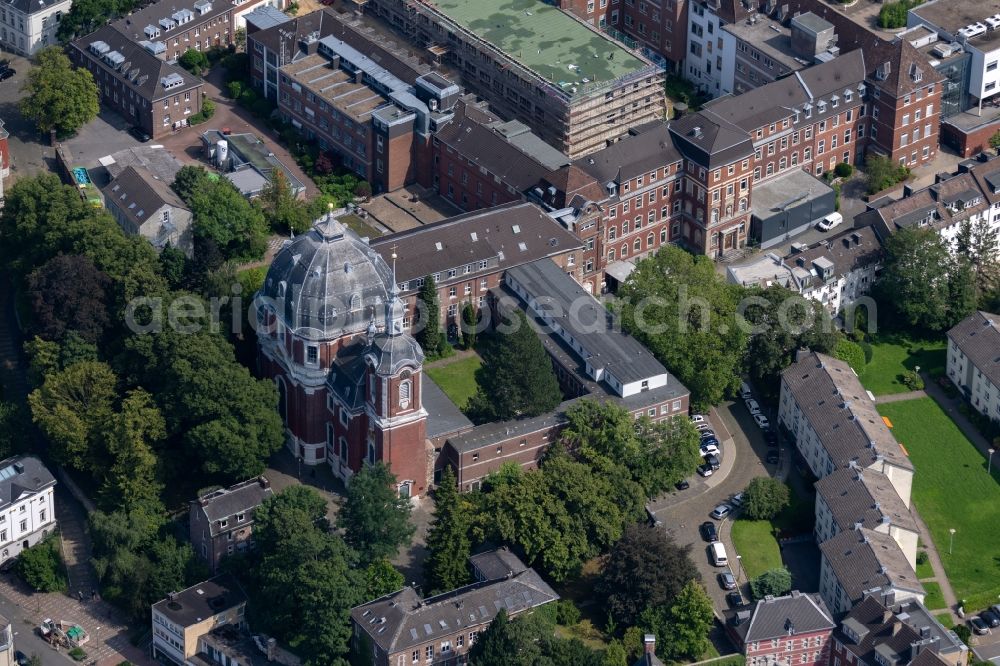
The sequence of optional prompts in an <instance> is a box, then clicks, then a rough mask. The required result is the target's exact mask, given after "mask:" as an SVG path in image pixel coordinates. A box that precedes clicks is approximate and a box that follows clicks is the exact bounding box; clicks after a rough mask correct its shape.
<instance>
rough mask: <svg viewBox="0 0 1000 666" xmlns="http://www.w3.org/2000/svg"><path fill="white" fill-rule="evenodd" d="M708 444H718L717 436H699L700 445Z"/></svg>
mask: <svg viewBox="0 0 1000 666" xmlns="http://www.w3.org/2000/svg"><path fill="white" fill-rule="evenodd" d="M709 445H715V446H719V438H718V437H715V436H712V437H702V438H701V446H709Z"/></svg>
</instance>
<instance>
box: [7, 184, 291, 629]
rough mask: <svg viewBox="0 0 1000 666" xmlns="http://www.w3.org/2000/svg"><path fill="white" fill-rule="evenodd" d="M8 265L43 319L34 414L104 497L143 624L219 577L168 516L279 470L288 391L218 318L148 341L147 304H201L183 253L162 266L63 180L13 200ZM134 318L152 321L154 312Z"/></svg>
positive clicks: (57, 448)
mask: <svg viewBox="0 0 1000 666" xmlns="http://www.w3.org/2000/svg"><path fill="white" fill-rule="evenodd" d="M0 261H2V262H3V265H5V266H6V267H7V268H8V271H9V273H10V275H11V278H12V280H13V281H14V282H15V284H16V285H19V287H20V289H21V290H22V291H23V293H24V294H25V295H26V297H27V298H26V300H27V304H28V306H29V308H28V309H29V310H30V312H29V316H28V317H27V318H26V319H25V321H24V324H25V325H26V326H27V327H28V333H29V338H30V341H29V342H28V344H27V345H26V351H27V354H28V357H29V360H30V364H31V365H30V370H31V372H30V381H31V384H32V389H33V390H32V392H31V395H30V396H29V400H28V402H29V405H30V409H31V417H32V418H33V419H34V421H35V423H36V424H37V425H38V428H39V429H40V430H41V432H42V434H43V435H44V436H45V438H46V440H47V441H48V454H49V455H50V456H51V457H52V458H53V459H54V460H55V461H56V462H58V463H59V464H62V465H65V466H66V467H68V468H70V469H71V470H73V471H74V472H75V473H76V474H77V478H78V479H79V480H80V481H81V482H82V483H83V485H84V486H86V487H90V488H93V489H94V496H95V499H96V501H97V504H98V507H99V509H100V510H99V511H97V512H96V513H94V514H92V517H91V524H90V531H91V536H92V538H93V543H94V553H95V561H94V564H95V567H96V569H97V572H98V574H99V576H100V578H101V582H102V587H103V589H104V594H105V596H106V597H107V598H109V599H111V600H113V601H116V602H117V603H119V605H121V606H122V607H123V608H125V609H126V610H128V611H130V612H132V613H134V614H136V615H137V616H138V615H142V614H144V613H145V612H147V611H148V607H149V603H150V602H152V601H155V600H157V599H159V598H162V597H163V595H165V594H166V593H167V592H169V591H170V590H172V589H180V588H182V587H184V586H185V584H186V583H188V582H193V580H194V579H196V578H198V577H199V576H202V575H204V571H203V570H201V568H200V566H199V565H198V563H197V561H196V559H195V558H194V554H193V552H192V551H191V547H190V546H189V545H187V544H182V543H180V542H179V541H178V540H176V539H175V538H174V537H173V536H172V531H173V530H172V526H171V525H170V524H169V523H168V520H167V517H168V513H167V509H166V506H167V504H173V503H174V502H177V501H186V500H187V499H188V498H190V497H191V496H192V495H193V494H194V493H195V491H196V490H197V489H198V488H201V487H205V486H207V485H210V484H215V483H218V484H229V483H232V482H235V481H237V480H242V479H245V478H248V477H252V476H255V475H257V474H259V473H261V472H262V471H263V470H264V462H265V460H266V459H267V458H268V457H269V456H270V455H271V454H272V453H273V452H275V451H276V450H278V448H280V446H281V444H282V426H281V422H280V419H279V417H278V414H277V409H276V408H277V402H278V399H277V391H276V390H275V389H274V386H273V385H272V384H271V383H270V382H267V381H260V380H256V379H254V378H253V377H252V376H251V375H250V373H249V371H248V370H247V369H246V368H245V367H244V366H242V365H240V364H239V363H238V362H237V361H236V358H235V355H234V353H233V347H232V345H231V344H230V343H229V342H228V340H227V339H226V338H225V337H224V336H223V335H222V334H221V333H217V332H215V331H214V330H213V329H212V327H211V326H209V322H208V321H207V317H192V318H191V319H190V321H189V322H187V323H193V324H195V325H196V328H197V329H198V330H197V331H195V332H192V333H188V334H181V333H179V332H177V331H175V330H174V329H173V328H171V327H169V326H165V327H164V329H163V330H162V331H161V332H157V333H153V334H147V335H136V334H133V333H132V332H131V331H130V329H129V327H128V326H127V325H126V321H127V317H126V312H127V311H128V307H129V304H130V303H131V302H133V299H136V298H139V297H143V298H148V299H162V303H163V304H164V306H163V307H166V306H167V305H169V304H170V303H171V302H172V301H173V300H174V299H177V298H179V297H182V296H184V297H192V298H195V297H198V296H199V294H197V293H193V292H190V291H178V290H177V287H178V284H177V275H176V271H175V270H174V268H176V266H175V264H174V262H175V261H176V256H175V255H174V254H173V253H172V252H170V251H165V252H164V254H163V255H162V256H160V257H158V256H157V254H156V252H155V251H154V250H153V248H152V246H150V245H149V243H148V242H147V241H146V240H145V239H142V238H139V237H133V236H126V235H125V234H124V233H123V232H122V230H121V229H120V228H119V226H118V225H117V223H116V222H115V221H114V220H113V218H111V217H110V215H108V214H107V212H106V211H103V210H96V209H94V208H92V207H90V206H88V205H87V204H86V203H85V202H84V201H82V200H81V198H80V196H79V194H78V193H77V192H76V190H75V189H74V188H72V187H67V186H64V185H62V184H61V183H60V182H59V180H58V179H57V178H56V177H55V176H52V175H41V176H38V177H35V178H28V179H23V180H19V181H18V182H17V183H16V184H15V185H14V186H13V187H12V188H11V189H10V190H9V191H8V192H7V205H6V206H5V207H4V209H3V211H2V213H0ZM181 266H182V267H184V264H183V263H182V264H181ZM207 275H208V274H206V276H207ZM205 282H206V283H211V280H209V279H207V277H206V280H205ZM150 302H152V303H155V301H150ZM154 307H155V306H154ZM206 310H207V308H206ZM133 314H134V315H135V316H136V317H137V318H138V320H139V321H140V322H141V323H146V322H148V321H149V318H150V317H151V316H152V314H153V312H152V311H151V310H150V309H143V308H139V309H138V310H136V311H135V312H134V313H133Z"/></svg>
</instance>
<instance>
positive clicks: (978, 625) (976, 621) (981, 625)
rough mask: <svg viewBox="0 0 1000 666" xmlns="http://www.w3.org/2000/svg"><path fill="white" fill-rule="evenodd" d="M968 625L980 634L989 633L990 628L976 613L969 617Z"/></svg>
mask: <svg viewBox="0 0 1000 666" xmlns="http://www.w3.org/2000/svg"><path fill="white" fill-rule="evenodd" d="M969 626H970V627H971V628H972V631H973V632H974V633H976V634H979V635H980V636H982V635H984V634H988V633H990V628H989V627H987V626H986V623H985V622H983V621H982V619H981V618H980V617H979V616H978V615H973V616H972V617H970V618H969Z"/></svg>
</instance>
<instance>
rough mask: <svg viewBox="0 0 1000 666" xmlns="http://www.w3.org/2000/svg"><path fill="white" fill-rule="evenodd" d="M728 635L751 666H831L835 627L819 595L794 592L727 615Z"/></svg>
mask: <svg viewBox="0 0 1000 666" xmlns="http://www.w3.org/2000/svg"><path fill="white" fill-rule="evenodd" d="M725 620H726V621H725V626H726V634H727V635H728V636H729V637H730V638H731V639H732V640H733V642H734V643H735V644H736V646H737V647H738V648H739V650H740V652H742V653H743V654H744V655H745V656H746V663H747V666H766V665H768V664H775V663H780V664H789V665H791V664H795V665H796V666H800V665H805V666H827V665H828V664H829V656H830V645H831V641H830V636H831V635H832V634H833V630H834V627H835V624H834V622H833V617H832V616H831V614H830V611H829V610H828V609H827V607H826V605H825V604H824V603H823V600H822V599H820V597H819V595H816V594H802V593H801V592H799V591H798V590H793V591H792V592H791V593H790V594H788V595H786V596H783V597H772V596H767V597H765V598H763V599H760V600H759V601H757V602H755V603H754V604H752V605H751V606H749V607H743V608H738V609H734V610H728V611H726V612H725Z"/></svg>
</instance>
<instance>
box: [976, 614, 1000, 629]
mask: <svg viewBox="0 0 1000 666" xmlns="http://www.w3.org/2000/svg"><path fill="white" fill-rule="evenodd" d="M979 617H980V618H982V620H983V622H985V623H986V624H988V625H989V626H990V627H991V628H994V629H995V628H996V627H1000V616H998V615H997V614H996V613H994V612H993V611H992V610H984V611H983V612H982V613H980V614H979Z"/></svg>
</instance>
